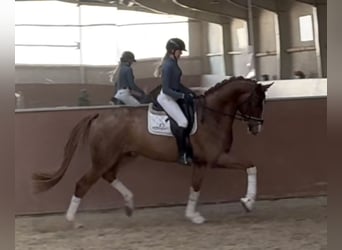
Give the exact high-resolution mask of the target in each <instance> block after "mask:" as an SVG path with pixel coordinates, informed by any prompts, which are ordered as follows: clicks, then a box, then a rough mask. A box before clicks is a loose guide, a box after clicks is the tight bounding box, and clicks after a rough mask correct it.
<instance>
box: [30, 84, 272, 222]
mask: <svg viewBox="0 0 342 250" xmlns="http://www.w3.org/2000/svg"><path fill="white" fill-rule="evenodd" d="M271 85H272V84H269V85H261V84H259V83H257V82H256V81H254V80H250V79H245V78H243V77H233V78H230V79H229V80H224V81H222V82H221V83H218V84H216V85H215V86H214V87H211V88H210V89H209V90H207V91H206V92H204V94H203V95H201V96H198V97H196V98H195V100H194V103H195V109H196V111H197V117H198V130H197V132H196V133H195V134H193V135H192V136H191V143H192V147H193V155H194V161H193V164H192V166H191V167H192V171H193V174H192V181H191V187H190V194H189V200H188V203H187V206H186V210H185V216H186V218H188V219H190V220H191V221H192V222H193V223H197V224H200V223H203V222H204V221H205V219H204V218H203V217H202V215H201V214H200V213H199V212H198V211H196V205H197V202H198V198H199V195H200V189H201V184H202V180H203V177H204V167H207V168H229V169H238V170H242V171H245V172H246V173H247V180H248V182H247V183H248V185H247V192H246V195H245V197H243V198H241V199H240V201H241V203H242V205H243V207H244V208H245V209H246V210H247V211H250V210H252V208H253V205H254V202H255V199H256V194H257V192H256V191H257V190H256V186H257V182H256V173H257V169H256V167H255V166H254V165H253V163H251V162H247V161H238V160H236V159H234V158H232V157H231V156H230V154H229V151H230V148H231V145H232V141H233V131H232V126H233V122H234V120H235V119H239V120H243V121H245V122H246V123H247V125H248V130H249V131H250V133H252V134H253V135H256V134H258V133H259V132H260V130H261V126H262V123H263V119H262V112H263V105H264V101H265V92H266V90H267V89H268V88H269V87H270V86H271ZM147 109H148V107H147V106H136V107H130V106H121V107H118V108H115V109H112V110H107V111H104V112H101V113H97V114H92V115H89V116H87V117H85V118H83V119H82V120H81V121H80V122H79V123H78V124H77V125H76V126H75V127H74V128H73V129H72V131H71V134H70V137H69V139H68V141H67V144H66V145H65V149H64V159H63V162H62V165H61V167H60V169H58V170H57V171H56V172H55V173H53V174H48V173H35V174H34V175H33V180H34V184H35V188H36V191H37V192H42V191H46V190H48V189H50V188H51V187H53V186H54V185H56V184H57V183H58V182H59V181H60V180H61V178H62V177H63V176H64V174H65V172H66V170H67V168H68V166H69V164H70V161H71V159H72V157H73V154H74V152H75V150H76V148H77V146H78V144H79V142H80V140H81V139H86V138H87V139H88V143H89V147H90V153H91V161H92V167H91V169H90V170H89V171H88V172H87V173H86V174H85V175H83V177H82V178H80V179H79V181H78V182H77V183H76V187H75V192H74V194H73V196H72V198H71V202H70V205H69V208H68V210H67V213H66V219H67V220H68V221H70V222H74V219H75V214H76V211H77V209H78V207H79V204H80V202H81V199H82V198H83V197H84V196H85V195H86V193H87V192H88V191H89V189H90V188H91V186H92V185H94V184H95V183H96V182H97V181H98V180H99V179H100V178H103V179H105V180H106V181H107V182H108V183H109V184H110V185H112V187H114V188H115V189H116V190H117V191H118V192H120V194H121V195H122V196H123V199H124V200H125V209H126V213H127V215H128V216H129V215H131V214H132V212H133V194H132V192H131V191H130V190H129V189H128V188H127V187H126V186H125V185H124V184H123V183H122V182H121V181H120V180H119V179H118V178H117V173H118V169H120V168H119V165H120V163H122V162H127V161H129V160H130V159H132V158H133V157H134V156H136V155H142V156H144V157H148V158H150V159H153V160H159V161H168V162H176V161H177V157H178V150H177V146H176V141H175V139H174V138H172V137H167V136H158V135H151V134H149V132H148V130H147V119H146V116H147Z"/></svg>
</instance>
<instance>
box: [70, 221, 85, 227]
mask: <svg viewBox="0 0 342 250" xmlns="http://www.w3.org/2000/svg"><path fill="white" fill-rule="evenodd" d="M67 223H68V229H80V228H84V225H83V224H81V223H77V222H75V221H69V220H67Z"/></svg>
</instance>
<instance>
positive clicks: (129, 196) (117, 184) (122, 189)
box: [111, 179, 133, 201]
mask: <svg viewBox="0 0 342 250" xmlns="http://www.w3.org/2000/svg"><path fill="white" fill-rule="evenodd" d="M111 185H112V187H114V188H115V189H116V190H118V191H119V193H120V194H121V195H122V196H123V198H124V199H125V200H126V201H127V200H131V199H132V198H133V194H132V192H131V191H130V190H129V189H128V188H127V187H126V186H125V185H124V184H123V183H122V182H121V181H119V180H118V179H115V180H114V181H113V182H112V183H111Z"/></svg>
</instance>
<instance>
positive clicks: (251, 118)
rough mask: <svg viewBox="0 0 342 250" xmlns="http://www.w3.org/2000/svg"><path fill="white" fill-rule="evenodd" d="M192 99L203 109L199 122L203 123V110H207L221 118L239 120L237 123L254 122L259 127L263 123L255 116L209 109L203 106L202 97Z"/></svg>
mask: <svg viewBox="0 0 342 250" xmlns="http://www.w3.org/2000/svg"><path fill="white" fill-rule="evenodd" d="M251 96H252V94H251V95H250V96H249V97H248V98H247V99H246V100H245V101H244V102H242V103H240V104H239V106H240V105H242V104H244V103H245V102H248V101H249V100H250V98H251ZM194 99H199V100H200V101H199V103H200V106H201V107H202V109H203V112H202V117H201V122H203V120H204V110H209V111H211V112H213V113H216V114H219V115H221V116H229V117H232V118H233V119H235V120H239V121H245V122H246V121H256V122H258V123H260V125H262V124H263V123H264V119H261V118H258V117H255V116H250V115H246V114H242V113H238V114H230V113H226V112H221V111H218V110H215V109H213V108H210V107H208V106H206V104H205V98H204V95H199V96H195V98H194ZM201 100H203V101H204V102H201Z"/></svg>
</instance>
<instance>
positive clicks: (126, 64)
mask: <svg viewBox="0 0 342 250" xmlns="http://www.w3.org/2000/svg"><path fill="white" fill-rule="evenodd" d="M133 62H136V60H135V56H134V54H133V53H132V52H130V51H125V52H123V53H122V55H121V58H120V63H119V65H118V66H117V67H116V69H115V70H114V72H113V75H112V76H111V81H112V82H113V83H114V85H115V91H116V94H115V95H114V97H115V98H116V99H118V100H120V101H122V102H123V103H124V104H126V105H139V104H140V102H139V101H138V100H137V99H136V98H135V97H133V96H132V93H131V91H132V90H134V91H136V92H138V93H139V94H140V95H141V96H145V93H144V91H143V90H142V89H140V88H139V87H138V86H137V85H136V83H135V81H134V75H133V70H132V67H131V65H132V63H133Z"/></svg>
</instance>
